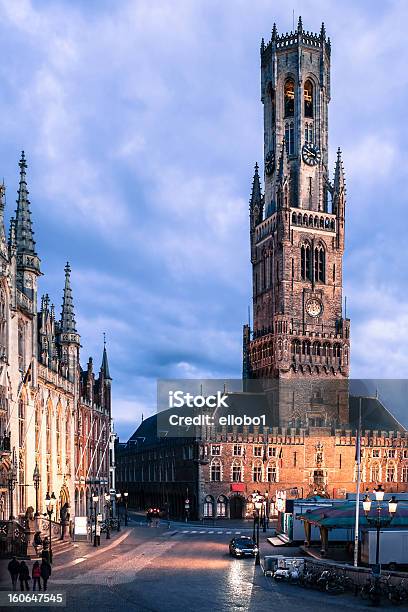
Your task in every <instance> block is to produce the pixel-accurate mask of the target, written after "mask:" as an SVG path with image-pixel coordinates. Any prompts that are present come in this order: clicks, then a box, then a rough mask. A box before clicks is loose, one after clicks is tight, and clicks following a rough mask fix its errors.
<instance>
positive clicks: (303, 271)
mask: <svg viewBox="0 0 408 612" xmlns="http://www.w3.org/2000/svg"><path fill="white" fill-rule="evenodd" d="M300 275H301V278H302V280H311V262H310V246H309V245H308V244H304V245H302V247H301V249H300Z"/></svg>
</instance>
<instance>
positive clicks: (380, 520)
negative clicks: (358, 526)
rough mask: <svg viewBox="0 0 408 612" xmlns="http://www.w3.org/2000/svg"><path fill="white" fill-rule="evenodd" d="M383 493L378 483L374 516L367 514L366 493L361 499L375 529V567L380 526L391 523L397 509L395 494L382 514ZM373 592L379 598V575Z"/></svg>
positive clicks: (367, 501)
mask: <svg viewBox="0 0 408 612" xmlns="http://www.w3.org/2000/svg"><path fill="white" fill-rule="evenodd" d="M384 493H385V491H384V489H383V488H382V486H381V485H380V484H379V485H378V486H377V488H376V489H374V495H375V500H376V502H377V508H376V510H377V512H376V514H375V516H373V517H370V516H369V513H370V510H371V504H372V502H371V499H370V496H369V495H368V493H366V495H365V496H364V499H363V509H364V513H365V516H366V520H367V523H368V524H369V525H373V526H374V527H375V528H376V530H377V541H376V549H375V564H376V566H377V567H378V566H379V563H380V530H381V527H387V526H388V525H389V524H390V523H391V521H392V519H393V518H394V516H395V513H396V511H397V506H398V501H397V500H396V499H395V496H394V495H393V496H392V497H391V499H390V500H389V502H388V516H387V515H382V507H381V502H382V501H383V500H384ZM380 572H381V566H380ZM375 593H376V596H377V599H378V600H379V598H380V596H381V594H380V589H379V575H377V576H376V590H375Z"/></svg>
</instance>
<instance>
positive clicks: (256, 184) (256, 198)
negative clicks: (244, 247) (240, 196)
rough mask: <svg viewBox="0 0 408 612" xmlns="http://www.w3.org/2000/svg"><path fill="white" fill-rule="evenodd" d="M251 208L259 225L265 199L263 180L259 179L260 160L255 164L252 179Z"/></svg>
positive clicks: (253, 216) (252, 215) (254, 219)
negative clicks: (263, 195)
mask: <svg viewBox="0 0 408 612" xmlns="http://www.w3.org/2000/svg"><path fill="white" fill-rule="evenodd" d="M249 209H250V214H251V217H252V218H253V223H254V224H255V225H257V224H258V223H260V221H261V220H262V214H263V200H262V191H261V182H260V180H259V166H258V162H257V163H256V164H255V172H254V179H253V181H252V191H251V199H250V200H249Z"/></svg>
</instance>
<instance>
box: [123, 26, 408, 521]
mask: <svg viewBox="0 0 408 612" xmlns="http://www.w3.org/2000/svg"><path fill="white" fill-rule="evenodd" d="M330 57H331V44H330V39H328V38H327V37H326V32H325V28H324V25H322V27H321V30H320V33H319V34H313V33H310V32H306V31H305V30H304V29H303V24H302V21H301V19H299V23H298V27H297V29H296V31H295V32H290V33H288V34H282V35H279V34H278V32H277V29H276V26H275V25H274V27H273V31H272V38H271V40H270V42H268V43H267V44H265V42H264V41H262V43H261V99H262V103H263V109H264V164H263V166H264V190H263V193H262V189H261V178H260V174H259V167H258V165H256V166H255V175H254V179H253V183H252V193H251V198H250V208H249V230H250V231H249V233H250V253H251V262H252V281H253V282H252V285H253V329H251V328H250V326H249V325H245V326H244V330H243V386H244V388H243V392H242V393H241V398H242V397H245V401H246V402H247V403H248V402H250V403H251V405H252V414H254V413H256V414H264V413H266V412H267V413H268V414H269V415H271V417H272V423H270V424H269V425H268V427H245V426H244V427H221V428H220V427H218V428H211V430H210V431H205V430H204V429H203V428H198V429H197V430H196V432H195V436H193V437H190V438H187V437H186V438H185V439H183V438H180V439H173V440H171V439H160V438H158V435H157V434H158V432H157V426H156V420H157V418H156V417H150V418H149V419H147V420H146V421H145V422H143V423H142V424H141V426H140V427H139V428H138V429H137V430H136V432H135V433H134V435H133V436H132V437H131V438H130V440H129V442H128V443H127V444H125V445H123V447H122V448H119V453H118V459H117V469H118V480H119V484H120V486H122V487H126V488H127V489H128V491H129V501H130V503H131V504H133V505H134V506H136V507H139V508H141V507H144V506H148V505H155V506H158V505H159V506H162V505H163V504H165V503H166V504H168V505H169V507H170V513H171V514H173V515H180V514H182V515H183V514H184V508H185V506H184V502H183V498H187V499H188V500H189V503H188V507H189V511H190V513H192V514H194V515H195V516H198V517H199V518H202V517H215V516H219V517H234V518H236V517H242V516H251V514H252V512H253V493H254V491H260V492H261V493H266V492H267V493H268V499H269V500H270V505H269V508H270V511H271V512H273V510H274V503H273V502H274V500H275V499H276V497H277V496H278V494H279V492H282V491H283V492H284V493H285V495H286V494H287V496H288V497H290V496H295V497H308V496H313V495H320V496H325V497H344V496H345V495H346V494H347V493H348V492H355V488H356V436H357V429H358V427H359V423H360V424H361V430H360V431H361V448H362V450H361V454H362V457H361V465H362V473H361V475H362V478H361V481H362V483H363V485H362V486H363V487H364V488H365V487H373V486H375V484H378V483H380V482H381V483H383V484H384V488H385V489H386V490H387V491H389V492H399V491H407V490H408V434H407V432H406V430H405V429H404V427H402V426H401V425H400V423H398V421H397V420H396V419H395V418H394V417H393V416H392V415H391V414H390V412H389V411H388V410H387V409H386V407H385V406H384V405H383V404H382V403H381V402H380V401H379V399H378V397H368V396H367V397H357V396H355V395H354V396H353V395H352V394H351V393H350V391H349V367H350V321H349V319H348V318H347V317H346V314H345V312H344V310H345V308H344V305H343V296H342V292H343V254H344V244H345V241H344V238H345V217H346V189H345V178H344V170H343V163H342V159H341V152H340V150H338V152H337V156H336V160H335V168H334V174H333V176H331V175H330V173H329V169H328V157H329V149H328V105H329V102H330V96H331V87H330ZM253 379H255V380H256V381H257V382H258V390H257V391H256V392H254V388H253V383H252V381H253ZM259 386H260V387H261V390H259ZM234 395H235V397H234V396H233V394H229V400H231V401H232V402H234V401H235V402H237V401H240V400H239V397H240V396H239V394H234ZM359 406H361V418H360V417H359ZM189 435H190V436H191V433H190V434H189Z"/></svg>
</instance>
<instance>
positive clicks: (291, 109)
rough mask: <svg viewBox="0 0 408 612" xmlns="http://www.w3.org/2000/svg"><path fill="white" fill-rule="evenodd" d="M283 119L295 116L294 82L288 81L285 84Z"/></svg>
mask: <svg viewBox="0 0 408 612" xmlns="http://www.w3.org/2000/svg"><path fill="white" fill-rule="evenodd" d="M284 93H285V118H286V117H293V116H294V114H295V81H294V80H293V79H288V80H287V81H286V82H285V91H284Z"/></svg>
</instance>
